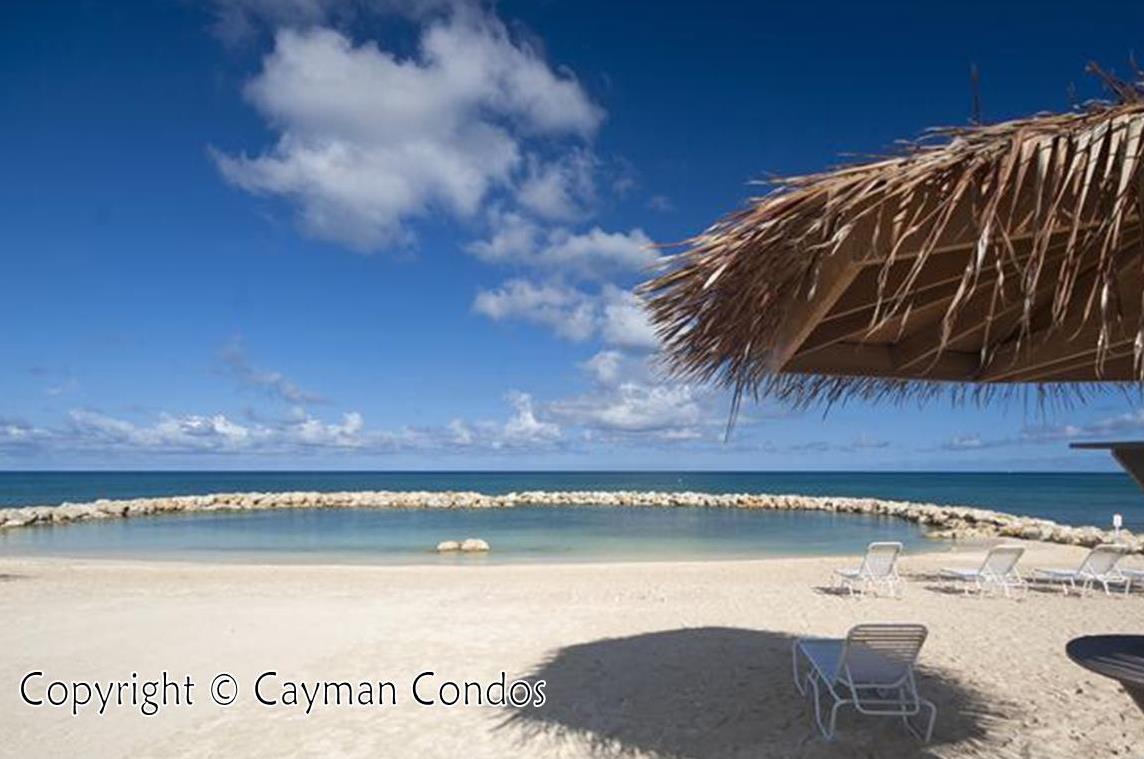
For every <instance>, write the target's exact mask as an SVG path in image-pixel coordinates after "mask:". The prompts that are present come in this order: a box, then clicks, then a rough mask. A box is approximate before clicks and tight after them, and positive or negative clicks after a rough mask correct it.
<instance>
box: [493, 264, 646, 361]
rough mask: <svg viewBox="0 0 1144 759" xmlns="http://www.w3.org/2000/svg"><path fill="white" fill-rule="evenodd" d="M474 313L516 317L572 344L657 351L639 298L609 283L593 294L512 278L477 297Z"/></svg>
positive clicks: (500, 318)
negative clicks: (600, 343)
mask: <svg viewBox="0 0 1144 759" xmlns="http://www.w3.org/2000/svg"><path fill="white" fill-rule="evenodd" d="M473 310H474V311H476V312H477V313H479V314H482V315H484V316H487V317H489V318H490V319H492V320H494V321H507V320H512V319H516V320H520V321H525V322H529V323H532V324H538V325H541V326H544V327H548V328H550V329H552V330H553V331H554V332H555V333H556V334H557V335H559V336H560V337H563V338H565V339H568V340H572V341H575V342H583V341H586V340H590V339H593V338H599V339H601V340H603V342H604V343H605V344H607V345H612V346H616V347H621V348H626V349H629V350H635V351H648V350H654V349H655V348H656V347H658V340H657V338H656V335H655V331H654V330H653V329H652V327H651V324H650V322H649V321H648V318H647V313H646V311H645V310H644V308H643V305H642V304H641V302H640V300H639V298H637V297H636V296H635V294H633V293H632V292H631V291H629V290H623V289H621V288H619V287H616V286H615V285H611V284H605V285H604V286H603V287H602V288H601V289H600V291H599V292H598V293H595V294H593V293H588V292H585V291H583V290H580V289H578V288H575V287H571V286H568V285H564V284H559V283H553V282H548V283H535V282H532V281H530V280H526V279H512V280H509V281H508V282H505V283H504V284H503V285H501V286H500V287H499V288H497V289H495V290H482V291H480V292H479V293H477V297H476V299H475V300H474V301H473Z"/></svg>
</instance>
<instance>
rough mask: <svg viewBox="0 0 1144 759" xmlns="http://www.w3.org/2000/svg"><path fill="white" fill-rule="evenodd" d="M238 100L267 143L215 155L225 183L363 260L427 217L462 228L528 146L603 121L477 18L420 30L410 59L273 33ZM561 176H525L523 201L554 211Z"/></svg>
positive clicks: (534, 58) (537, 172)
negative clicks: (454, 220)
mask: <svg viewBox="0 0 1144 759" xmlns="http://www.w3.org/2000/svg"><path fill="white" fill-rule="evenodd" d="M246 97H247V99H248V100H249V101H250V102H251V103H252V104H253V105H254V106H255V107H256V108H257V109H258V111H259V112H260V113H261V114H262V115H263V116H264V117H265V118H266V119H267V121H268V122H269V124H270V125H271V126H272V127H273V128H274V129H275V130H276V131H277V132H278V133H279V137H278V140H277V142H276V144H275V145H274V146H273V147H272V148H270V149H269V150H267V151H265V152H263V153H261V154H258V155H255V156H246V155H238V156H235V155H229V154H226V153H222V152H219V151H215V152H214V157H215V160H216V162H217V164H218V166H219V169H220V170H221V171H222V173H223V175H224V176H225V177H226V179H227V180H229V181H230V182H232V183H233V184H235V185H236V186H238V187H241V188H243V189H245V190H247V191H250V192H253V193H258V194H265V195H272V196H280V197H285V198H288V199H290V200H291V201H292V202H293V203H295V204H296V205H297V207H298V210H299V214H300V216H301V220H302V223H303V226H304V228H305V229H307V230H308V231H309V232H310V233H311V234H313V235H315V236H317V237H319V238H322V239H326V240H331V241H335V242H339V243H343V244H345V245H348V246H351V247H353V248H356V249H359V250H363V251H364V250H374V249H377V248H380V247H384V246H387V245H392V244H395V243H400V242H402V241H405V240H407V239H408V236H409V232H408V229H407V227H406V224H407V223H408V222H409V220H410V219H412V218H414V217H418V216H422V215H424V214H426V213H427V212H429V211H441V212H444V213H447V214H451V215H454V216H460V217H469V216H472V215H473V214H474V213H476V212H477V211H478V210H479V209H480V207H481V205H482V203H483V202H484V201H485V199H486V198H487V197H488V196H489V194H490V193H491V192H492V191H493V190H494V189H495V188H508V187H509V186H510V185H511V184H512V179H513V176H514V172H516V171H517V170H518V168H519V167H521V165H522V163H523V162H524V160H525V159H524V158H523V155H524V152H525V146H526V145H527V143H528V142H529V141H530V140H533V139H535V138H552V137H562V136H563V137H574V138H589V137H591V136H592V134H593V133H594V132H595V130H596V128H597V127H598V126H599V124H600V122H601V120H602V118H603V112H602V111H601V109H600V108H599V107H598V106H596V105H595V104H594V103H593V102H592V101H591V99H590V98H589V97H588V96H587V94H586V93H585V92H584V90H583V89H582V88H581V86H580V85H579V83H578V82H577V81H576V80H575V79H573V78H571V77H570V76H569V75H567V74H564V73H557V72H556V71H554V70H553V69H552V68H551V67H549V65H548V64H547V63H546V62H545V61H544V60H543V59H542V58H541V57H540V55H539V54H538V53H537V52H536V51H535V50H533V49H532V48H531V47H529V46H528V45H525V44H523V43H519V42H517V41H514V40H513V39H512V38H511V37H510V35H509V33H508V32H507V30H506V29H505V27H504V25H503V24H502V23H501V22H500V21H499V20H498V19H496V18H495V17H493V16H491V15H489V14H483V13H475V12H468V13H460V12H457V13H452V14H449V15H448V16H446V17H443V18H437V19H435V20H432V21H431V22H429V23H427V24H426V26H425V27H424V30H423V33H422V35H421V38H420V42H419V45H418V51H417V53H416V55H415V56H413V57H410V58H399V57H397V56H396V55H394V54H392V53H390V52H387V51H385V50H382V49H381V48H380V47H378V46H377V45H376V44H374V43H371V42H364V43H362V44H355V43H354V42H352V41H351V40H350V39H349V38H347V37H346V36H344V35H343V34H341V33H340V32H337V31H334V30H331V29H326V28H311V29H306V30H297V29H289V28H284V29H281V30H279V31H278V33H277V35H276V37H275V45H274V50H273V51H272V52H271V53H270V54H269V55H268V56H267V57H266V58H265V60H264V61H263V65H262V71H261V72H260V73H259V74H258V75H257V76H256V77H255V78H254V79H252V80H251V81H250V82H249V83H248V85H247V87H246ZM565 171H566V169H565V168H562V167H555V168H551V169H548V168H544V167H541V166H539V165H538V166H536V167H534V168H533V170H532V171H531V172H530V174H529V177H528V178H527V179H526V180H525V184H524V187H525V188H531V189H530V190H529V194H528V197H529V199H530V202H532V203H533V205H536V206H537V207H543V206H547V207H548V210H552V211H556V210H558V209H557V202H558V201H559V200H560V198H559V197H558V195H557V194H555V191H554V190H551V189H550V190H545V189H544V186H546V185H552V186H555V185H560V184H561V182H562V181H564V180H563V179H562V177H563V173H562V172H565ZM550 176H551V177H555V178H553V179H549V177H550ZM530 183H531V184H530ZM537 183H539V184H537Z"/></svg>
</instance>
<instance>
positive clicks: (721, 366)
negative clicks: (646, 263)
mask: <svg viewBox="0 0 1144 759" xmlns="http://www.w3.org/2000/svg"><path fill="white" fill-rule="evenodd" d="M1117 94H1118V97H1119V101H1120V102H1118V103H1116V104H1097V105H1091V106H1089V107H1088V108H1086V109H1085V110H1083V111H1078V112H1075V113H1067V114H1058V115H1045V116H1037V117H1034V118H1029V119H1023V120H1019V121H1010V122H1006V123H1001V124H993V125H987V126H973V127H966V128H951V129H941V130H934V131H933V132H931V133H930V134H929V135H928V136H927V137H926V138H925V139H923V140H920V141H918V142H916V143H912V144H911V145H910V146H909V148H908V149H907V150H906V151H905V152H903V153H902V154H901V155H899V156H896V157H891V158H887V159H884V160H878V161H874V162H871V163H866V164H862V165H857V166H851V167H847V168H842V169H838V170H835V171H830V172H826V173H821V174H814V175H810V176H802V177H794V178H787V179H782V180H778V181H776V182H771V183H770V184H772V186H773V189H772V190H771V191H770V192H769V193H767V194H766V195H764V196H762V197H760V198H757V199H754V200H752V201H750V203H749V205H748V206H747V207H746V208H744V209H743V210H740V211H738V212H737V213H734V214H732V215H730V216H728V217H726V218H725V219H723V220H721V221H719V222H718V223H716V224H715V225H714V226H712V227H711V228H710V229H708V230H707V231H706V232H704V233H703V234H701V235H699V236H697V237H695V238H693V239H691V240H689V241H687V243H686V249H685V250H683V252H681V253H679V254H677V255H674V256H671V257H670V258H669V259H668V261H669V264H668V265H669V268H668V270H667V271H666V272H665V273H662V274H661V275H660V276H658V277H657V278H656V279H654V280H653V281H651V282H648V283H647V284H645V285H644V286H643V288H642V292H643V293H644V295H645V296H646V297H647V299H648V303H649V307H650V311H651V314H652V320H653V323H654V324H655V326H656V328H657V329H658V331H659V333H660V335H661V337H662V338H663V340H664V344H665V351H666V354H667V357H668V360H669V362H670V364H671V366H672V367H673V368H674V369H675V370H676V371H677V372H678V373H680V374H682V375H684V376H686V377H689V378H694V379H699V380H703V381H708V380H713V381H716V382H719V383H722V384H725V385H728V386H730V387H733V388H734V389H735V390H736V391H737V394H736V397H739V394H741V393H743V392H748V393H754V394H755V395H764V396H769V397H777V398H779V399H781V400H785V401H787V402H790V403H794V404H808V403H811V402H816V401H827V402H834V401H837V400H843V399H846V398H850V397H855V396H857V397H863V398H866V399H879V398H891V399H903V398H908V397H915V396H920V397H930V396H933V395H935V394H939V393H941V392H944V391H946V390H950V391H952V392H953V393H954V394H955V395H966V394H969V395H975V396H978V397H986V398H987V397H990V396H992V395H993V394H994V392H995V391H997V390H998V389H1001V390H1005V389H1012V388H1013V387H1016V386H1021V385H1020V383H1032V384H1034V385H1035V386H1037V387H1038V388H1040V389H1042V390H1045V389H1049V390H1051V391H1053V393H1055V394H1058V395H1059V394H1065V395H1067V394H1070V393H1073V394H1076V395H1078V396H1081V397H1083V395H1084V393H1085V390H1086V389H1087V388H1090V387H1091V385H1086V384H1085V383H1095V382H1121V383H1134V384H1138V383H1139V382H1140V381H1141V379H1142V377H1144V361H1142V359H1144V331H1142V329H1144V321H1142V316H1144V309H1142V298H1144V256H1142V255H1141V254H1142V252H1144V228H1142V224H1144V213H1142V208H1144V162H1142V161H1144V156H1142V153H1144V93H1142V92H1141V90H1139V89H1137V88H1136V87H1132V86H1123V85H1122V86H1121V87H1120V88H1119V89H1118V90H1117Z"/></svg>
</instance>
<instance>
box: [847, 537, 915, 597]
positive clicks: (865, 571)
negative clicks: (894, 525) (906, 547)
mask: <svg viewBox="0 0 1144 759" xmlns="http://www.w3.org/2000/svg"><path fill="white" fill-rule="evenodd" d="M901 552H902V544H901V543H897V542H893V543H871V544H870V545H869V546H867V548H866V556H865V557H863V559H862V565H861V566H859V567H858V568H857V569H836V570H834V578H835V586H836V587H840V588H846V589H847V590H849V591H850V595H854V594H855V593H865V592H866V591H869V590H873V591H877V590H878V589H879V588H885V589H886V591H887V592H888V593H889V594H890V595H892V596H899V595H901V593H902V586H903V583H902V578H901V577H899V576H898V555H899V554H901Z"/></svg>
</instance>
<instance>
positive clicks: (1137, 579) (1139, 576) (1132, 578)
mask: <svg viewBox="0 0 1144 759" xmlns="http://www.w3.org/2000/svg"><path fill="white" fill-rule="evenodd" d="M1118 569H1119V568H1118ZM1120 574H1122V575H1124V579H1125V580H1126V581H1127V582H1126V583H1125V587H1124V592H1125V593H1126V594H1127V593H1131V592H1132V584H1133V583H1137V584H1139V585H1144V569H1121V570H1120Z"/></svg>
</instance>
